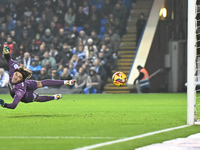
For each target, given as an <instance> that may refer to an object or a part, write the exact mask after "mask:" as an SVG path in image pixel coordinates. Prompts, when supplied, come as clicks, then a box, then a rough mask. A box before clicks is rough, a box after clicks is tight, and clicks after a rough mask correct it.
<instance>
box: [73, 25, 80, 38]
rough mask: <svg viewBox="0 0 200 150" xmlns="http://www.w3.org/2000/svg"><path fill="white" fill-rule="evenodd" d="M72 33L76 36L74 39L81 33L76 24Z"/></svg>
mask: <svg viewBox="0 0 200 150" xmlns="http://www.w3.org/2000/svg"><path fill="white" fill-rule="evenodd" d="M72 35H73V36H74V39H75V40H76V39H77V37H78V36H79V33H78V31H77V27H76V26H73V28H72Z"/></svg>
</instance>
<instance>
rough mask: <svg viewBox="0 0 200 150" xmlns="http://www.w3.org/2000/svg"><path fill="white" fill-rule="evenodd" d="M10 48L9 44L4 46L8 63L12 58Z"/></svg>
mask: <svg viewBox="0 0 200 150" xmlns="http://www.w3.org/2000/svg"><path fill="white" fill-rule="evenodd" d="M9 52H10V48H9V47H8V46H5V45H4V47H3V54H4V57H5V58H6V61H7V63H9V60H10V54H9Z"/></svg>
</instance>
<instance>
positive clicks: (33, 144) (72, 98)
mask: <svg viewBox="0 0 200 150" xmlns="http://www.w3.org/2000/svg"><path fill="white" fill-rule="evenodd" d="M0 98H2V99H4V100H6V102H11V101H12V99H11V97H10V96H9V95H0ZM186 106H187V100H186V94H113V95H112V94H96V95H81V94H80V95H75V94H74V95H63V98H62V99H61V100H59V101H56V100H55V101H51V102H45V103H37V102H34V103H30V104H24V103H20V104H19V105H18V107H17V108H16V109H15V110H9V109H3V108H0V131H1V134H0V149H1V150H27V149H29V150H35V149H48V150H55V149H59V150H67V149H75V148H78V147H83V146H87V145H93V144H97V143H102V142H106V141H112V140H117V139H121V138H125V137H131V136H135V135H140V134H144V133H147V132H152V131H157V130H161V129H166V128H170V127H176V126H180V125H185V124H186ZM198 132H200V128H199V126H191V127H187V128H184V129H179V130H174V131H171V132H166V133H162V134H157V135H153V136H149V137H145V138H141V139H136V140H132V141H128V142H123V143H118V144H114V145H110V146H104V147H100V148H97V149H101V150H102V149H105V150H107V149H108V150H111V149H115V150H116V149H119V150H123V149H124V150H128V149H134V148H137V147H141V146H144V145H148V144H151V143H157V142H162V141H165V140H169V139H173V138H178V137H187V136H188V135H190V134H194V133H198ZM47 137H48V138H47ZM53 137H54V138H53Z"/></svg>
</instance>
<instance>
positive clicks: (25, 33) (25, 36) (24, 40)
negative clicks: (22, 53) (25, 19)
mask: <svg viewBox="0 0 200 150" xmlns="http://www.w3.org/2000/svg"><path fill="white" fill-rule="evenodd" d="M20 44H21V45H23V46H24V49H25V50H27V49H28V48H29V45H30V44H31V39H30V38H29V37H28V31H27V29H26V28H24V29H23V32H22V37H21V41H20Z"/></svg>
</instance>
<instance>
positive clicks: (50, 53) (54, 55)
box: [49, 45, 60, 63]
mask: <svg viewBox="0 0 200 150" xmlns="http://www.w3.org/2000/svg"><path fill="white" fill-rule="evenodd" d="M49 56H51V57H53V58H54V59H55V60H56V63H59V62H60V59H59V56H58V51H57V50H56V49H55V48H54V46H53V45H52V46H51V48H50V52H49Z"/></svg>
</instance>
